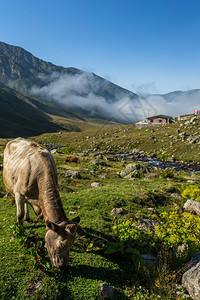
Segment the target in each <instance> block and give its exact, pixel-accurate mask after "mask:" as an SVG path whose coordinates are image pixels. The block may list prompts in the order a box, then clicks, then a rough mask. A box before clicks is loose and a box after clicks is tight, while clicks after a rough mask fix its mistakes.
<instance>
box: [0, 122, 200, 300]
mask: <svg viewBox="0 0 200 300" xmlns="http://www.w3.org/2000/svg"><path fill="white" fill-rule="evenodd" d="M179 126H180V123H178V122H177V123H175V124H171V125H168V126H166V127H160V128H158V130H157V128H155V130H154V131H153V132H152V129H151V128H148V129H146V128H145V129H141V130H136V129H135V126H118V127H116V126H113V127H103V128H101V129H99V128H97V129H95V130H94V129H93V130H92V131H89V130H87V131H84V132H76V133H72V132H69V133H67V132H63V133H62V134H59V133H54V134H43V135H41V136H38V137H34V138H32V139H34V140H35V141H37V142H38V143H40V144H42V145H44V143H46V144H55V145H62V146H64V148H63V149H61V150H60V152H63V153H55V154H53V155H54V159H55V161H56V165H57V169H58V178H59V189H60V194H61V198H62V202H63V205H64V209H65V212H66V214H67V216H68V217H69V218H73V217H74V216H80V218H81V222H80V225H81V226H82V230H81V229H80V230H79V231H78V233H77V239H76V241H75V243H74V245H73V247H72V249H71V251H70V260H69V268H68V271H67V272H60V271H58V270H56V269H55V268H54V267H53V266H51V264H50V259H49V256H48V253H47V251H46V249H45V245H44V236H45V226H44V224H43V223H42V222H41V221H37V220H36V217H35V215H34V213H33V212H32V210H31V209H30V211H31V219H32V222H31V223H27V224H24V228H21V227H20V226H17V224H16V207H15V205H13V206H12V198H11V197H9V196H6V191H5V188H4V185H3V180H2V170H1V171H0V298H1V299H52V300H53V299H69V300H70V299H101V294H100V284H101V283H103V282H107V283H108V284H109V285H110V286H112V287H113V288H114V299H138V300H139V299H185V298H184V295H182V294H181V293H180V294H179V295H177V293H176V292H177V290H176V284H177V283H180V279H181V272H182V270H183V268H184V264H185V262H186V261H188V260H189V258H190V257H191V255H192V254H193V253H194V251H195V250H196V249H197V248H198V246H199V244H198V241H197V238H196V239H193V241H192V242H191V241H190V236H189V237H187V241H186V242H187V243H188V244H189V250H190V251H189V252H188V253H187V255H186V256H184V257H177V255H176V249H177V247H178V245H181V244H184V243H186V242H185V240H186V237H185V240H184V239H183V240H182V237H183V236H184V233H183V232H181V228H179V227H180V226H179V225H180V224H179V225H178V221H177V219H178V218H179V217H178V216H180V218H182V215H183V210H182V208H183V205H184V202H185V201H186V199H184V198H183V197H181V194H182V192H183V190H185V189H186V188H187V187H188V186H191V185H195V187H196V188H198V186H199V182H200V175H199V174H197V173H196V174H193V175H190V174H187V173H185V172H181V171H180V172H176V171H170V172H169V173H167V172H162V171H156V170H151V172H152V173H154V174H155V173H156V175H155V176H152V177H151V176H148V177H147V176H141V177H139V178H132V179H131V180H130V179H126V178H121V177H119V176H118V172H120V171H121V170H122V169H124V168H125V167H126V165H127V164H129V163H130V162H131V161H124V160H123V159H119V161H109V162H108V161H106V160H105V156H106V151H107V150H111V149H112V150H117V151H129V152H131V150H132V149H133V148H139V149H140V150H145V151H146V152H148V153H149V154H151V153H157V155H159V153H160V155H162V157H163V158H164V159H165V158H167V157H171V156H172V155H174V157H176V158H177V159H181V160H185V161H191V160H192V161H194V162H196V163H199V162H200V160H199V147H200V145H199V144H198V143H197V144H196V143H195V144H187V143H186V144H185V143H183V142H182V141H181V140H180V139H179V138H178V134H177V133H176V131H177V129H178V128H179ZM185 130H186V131H188V132H189V134H192V133H193V132H195V131H197V128H193V127H192V126H191V128H190V127H189V128H186V129H185ZM172 134H173V135H177V141H176V143H175V144H173V145H172V146H173V147H171V144H170V141H171V139H172V138H171V137H170V136H171V135H172ZM152 135H154V136H155V138H153V139H152V138H151V136H152ZM155 140H156V142H155ZM161 140H163V141H161ZM7 141H8V140H6V139H1V140H0V153H2V151H3V149H4V147H5V144H6V142H7ZM58 151H59V150H58ZM97 151H101V152H102V154H101V155H102V156H101V158H98V159H100V160H101V161H104V162H106V163H107V165H108V166H101V165H94V164H93V163H92V160H94V158H95V159H96V157H94V156H92V153H95V152H97ZM163 151H164V153H163ZM73 153H85V154H84V155H81V156H79V161H78V163H66V162H65V159H66V158H67V156H68V155H69V154H73ZM2 159H3V158H2V157H1V158H0V164H1V163H2ZM65 170H77V171H78V172H80V175H81V178H80V179H72V178H67V177H66V176H65ZM191 180H192V182H191ZM92 182H99V183H100V184H101V186H99V187H98V188H94V187H91V183H92ZM173 194H176V197H175V198H174V196H173ZM194 200H195V198H194ZM116 207H122V208H124V209H126V210H127V211H128V214H127V215H125V216H123V217H120V218H115V217H114V216H112V215H111V210H112V209H113V208H116ZM173 212H176V214H177V215H173ZM163 213H164V214H167V216H168V217H166V218H165V215H164V214H163ZM136 216H140V217H142V218H149V219H156V220H158V223H159V222H160V223H159V224H161V223H162V224H163V229H162V228H161V227H160V228H159V229H158V230H157V233H156V234H153V233H148V232H146V233H144V232H143V233H142V234H141V230H137V229H135V228H136V227H133V226H132V225H131V224H130V223H131V222H132V223H134V222H135V218H136ZM161 216H162V217H161ZM162 218H163V219H162ZM164 218H165V219H164ZM167 218H168V220H172V221H171V222H172V223H173V226H174V228H176V226H177V228H178V229H177V232H178V230H179V231H180V236H176V242H175V241H174V236H175V235H176V233H170V234H171V235H170V234H169V233H168V232H167V229H166V227H167V226H170V223H167V222H168V220H167ZM180 218H179V219H180ZM181 220H182V219H181ZM194 222H199V223H200V221H199V219H195V220H193V219H191V224H194ZM179 223H180V222H179ZM195 224H196V223H195ZM178 226H179V227H178ZM133 228H134V229H133ZM149 234H150V235H149ZM173 234H174V235H173ZM195 234H196V237H197V236H198V232H196V231H195ZM169 235H170V240H169ZM161 236H162V237H161ZM181 236H182V237H181ZM140 254H151V255H154V256H155V257H157V259H158V263H157V264H156V265H152V264H147V265H144V264H143V262H142V260H141V256H140Z"/></svg>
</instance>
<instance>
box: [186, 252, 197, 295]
mask: <svg viewBox="0 0 200 300" xmlns="http://www.w3.org/2000/svg"><path fill="white" fill-rule="evenodd" d="M199 278H200V252H196V253H195V254H194V255H193V257H192V258H191V260H190V261H189V262H188V263H187V265H186V268H185V270H184V273H183V276H182V286H183V287H184V288H185V289H186V290H187V291H188V293H189V295H190V297H191V298H192V299H200V280H199Z"/></svg>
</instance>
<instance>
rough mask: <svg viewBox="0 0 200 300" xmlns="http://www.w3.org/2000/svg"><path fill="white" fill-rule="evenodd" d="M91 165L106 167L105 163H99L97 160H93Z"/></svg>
mask: <svg viewBox="0 0 200 300" xmlns="http://www.w3.org/2000/svg"><path fill="white" fill-rule="evenodd" d="M90 163H91V165H93V166H104V167H108V165H107V163H105V162H104V161H101V160H99V159H94V160H92V161H91V162H90Z"/></svg>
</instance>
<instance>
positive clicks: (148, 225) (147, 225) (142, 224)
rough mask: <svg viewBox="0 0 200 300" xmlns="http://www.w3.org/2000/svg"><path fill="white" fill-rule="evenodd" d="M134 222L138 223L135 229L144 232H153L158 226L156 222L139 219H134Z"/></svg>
mask: <svg viewBox="0 0 200 300" xmlns="http://www.w3.org/2000/svg"><path fill="white" fill-rule="evenodd" d="M136 221H139V222H138V224H137V227H138V228H140V229H142V230H144V231H148V230H151V231H154V230H155V227H156V226H157V225H158V222H157V221H156V220H152V219H143V218H141V217H136Z"/></svg>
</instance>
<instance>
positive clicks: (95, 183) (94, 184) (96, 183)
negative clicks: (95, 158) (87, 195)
mask: <svg viewBox="0 0 200 300" xmlns="http://www.w3.org/2000/svg"><path fill="white" fill-rule="evenodd" d="M91 186H92V187H95V188H97V187H100V186H102V184H101V183H99V182H92V183H91Z"/></svg>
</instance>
